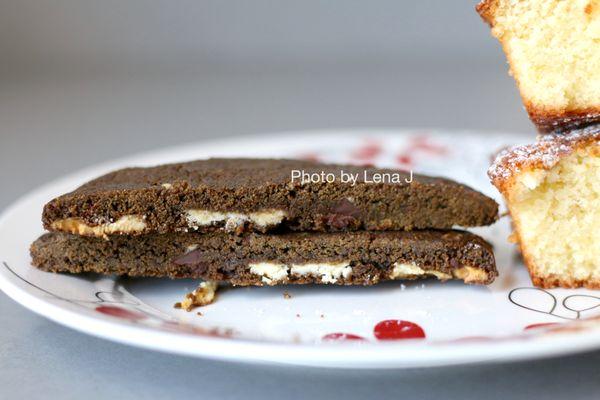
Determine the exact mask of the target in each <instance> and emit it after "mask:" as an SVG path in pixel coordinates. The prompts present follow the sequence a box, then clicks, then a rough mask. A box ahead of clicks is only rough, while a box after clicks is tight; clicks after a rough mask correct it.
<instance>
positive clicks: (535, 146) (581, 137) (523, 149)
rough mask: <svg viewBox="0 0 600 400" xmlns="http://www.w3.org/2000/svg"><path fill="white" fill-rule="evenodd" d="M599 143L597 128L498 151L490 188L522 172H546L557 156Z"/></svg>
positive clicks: (490, 174) (490, 169)
mask: <svg viewBox="0 0 600 400" xmlns="http://www.w3.org/2000/svg"><path fill="white" fill-rule="evenodd" d="M598 141H600V125H593V126H590V127H587V128H584V129H579V130H575V131H572V132H571V133H569V134H565V135H556V134H549V135H542V136H540V137H538V140H537V141H536V142H535V143H531V144H527V145H523V146H516V147H512V148H509V149H506V150H503V151H501V152H500V153H499V154H498V155H497V156H496V159H495V160H494V162H493V163H492V165H491V166H490V168H489V169H488V176H489V177H490V179H491V180H492V183H494V185H496V186H499V185H501V184H502V182H504V181H506V180H508V179H509V178H511V177H512V176H514V175H516V174H518V173H520V172H521V171H523V170H524V169H531V168H540V169H546V170H547V169H550V168H552V167H553V166H554V165H556V163H558V161H559V160H560V158H561V157H563V156H565V155H567V154H570V153H571V152H573V150H574V149H575V148H577V147H580V146H585V145H587V144H588V143H593V142H598Z"/></svg>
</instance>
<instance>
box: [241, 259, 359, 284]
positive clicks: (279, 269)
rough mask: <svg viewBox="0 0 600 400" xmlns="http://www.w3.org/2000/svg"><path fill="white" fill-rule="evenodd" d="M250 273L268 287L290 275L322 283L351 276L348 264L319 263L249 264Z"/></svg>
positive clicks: (283, 280) (284, 280) (285, 279)
mask: <svg viewBox="0 0 600 400" xmlns="http://www.w3.org/2000/svg"><path fill="white" fill-rule="evenodd" d="M249 266H250V272H251V273H253V274H255V275H258V276H260V277H261V279H262V281H263V282H264V283H266V284H268V285H274V284H277V283H281V282H286V281H287V280H288V279H289V277H290V276H291V275H296V276H306V275H310V276H313V277H316V278H320V279H321V282H323V283H336V282H337V281H338V279H340V278H341V277H343V278H344V279H347V278H349V277H350V276H351V275H352V267H350V265H349V263H346V262H342V263H320V264H292V265H291V266H289V265H286V264H280V263H276V262H262V263H251V264H250V265H249Z"/></svg>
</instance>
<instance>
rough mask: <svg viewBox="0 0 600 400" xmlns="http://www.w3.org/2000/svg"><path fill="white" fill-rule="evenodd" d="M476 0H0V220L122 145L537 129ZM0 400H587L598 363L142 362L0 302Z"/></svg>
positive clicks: (591, 359) (147, 357)
mask: <svg viewBox="0 0 600 400" xmlns="http://www.w3.org/2000/svg"><path fill="white" fill-rule="evenodd" d="M474 5H475V2H474V1H466V0H460V1H459V0H454V1H442V0H439V1H432V0H420V1H404V0H403V1H400V0H395V1H393V0H389V1H370V2H366V1H358V0H346V1H313V0H309V1H307V0H304V1H295V2H291V1H266V0H253V1H217V0H214V1H199V0H197V1H191V0H179V1H166V0H164V1H141V0H129V1H124V0H105V1H101V2H100V1H91V0H80V1H76V0H73V1H68V0H55V1H34V0H19V1H17V0H14V1H7V0H0V187H1V188H2V190H0V209H2V208H4V207H6V206H7V205H8V204H10V203H11V202H13V201H14V200H16V199H17V198H18V197H19V196H20V195H22V194H24V193H26V192H27V191H28V190H31V189H33V188H35V187H36V186H38V185H40V184H42V183H44V182H46V181H48V180H50V179H53V178H56V177H58V176H60V175H62V174H65V173H68V172H71V171H74V170H77V169H79V168H81V167H84V166H87V165H91V164H93V163H96V162H99V161H102V160H107V159H110V158H114V157H119V156H123V155H127V154H130V153H133V152H138V151H143V150H149V149H154V148H158V147H163V146H167V145H172V144H181V143H185V142H191V141H198V140H204V139H208V138H216V137H223V136H232V135H247V134H256V133H261V132H274V131H285V130H298V129H310V128H328V127H335V128H338V127H434V128H435V127H443V128H457V129H474V130H478V131H481V134H485V133H486V131H491V130H496V131H498V130H500V131H517V132H523V133H524V134H528V135H530V136H533V128H532V126H531V125H530V123H529V121H528V120H527V117H526V115H525V112H524V111H523V109H522V106H521V103H520V100H519V98H518V93H517V91H516V88H515V86H514V83H513V81H512V80H511V78H510V77H508V76H507V73H506V69H507V68H506V64H505V61H504V57H503V55H502V53H501V51H500V48H499V46H498V44H497V43H496V42H495V41H494V40H492V39H491V37H490V35H489V31H488V28H487V27H486V26H485V25H484V24H483V23H482V22H481V21H480V19H479V18H478V16H477V15H476V14H475V12H474V10H473V7H474ZM0 319H1V325H2V329H1V330H0V368H1V370H2V373H0V398H22V397H24V396H27V398H42V397H43V398H54V397H59V398H61V397H62V398H84V396H85V398H90V399H92V398H108V397H111V396H113V397H118V398H135V397H144V398H149V397H161V398H169V397H178V398H182V396H186V397H189V396H196V397H203V398H236V397H242V396H243V397H247V398H259V397H261V398H302V397H329V398H345V399H351V398H361V397H384V396H386V397H390V396H392V395H394V396H398V397H401V396H402V397H409V396H410V397H413V398H424V399H427V398H436V399H439V398H460V399H466V398H482V397H483V398H498V399H505V398H507V397H508V398H511V397H513V398H529V397H533V396H535V397H539V398H552V399H554V398H556V399H559V398H565V397H567V396H568V397H570V398H597V393H598V390H599V389H600V384H599V383H598V382H599V380H598V378H599V377H600V376H599V375H600V373H599V367H598V365H600V353H589V354H586V355H581V356H573V357H566V358H560V359H554V360H547V361H536V362H530V363H519V364H511V365H508V364H505V365H489V366H472V367H452V368H445V369H434V370H413V371H385V372H381V371H327V370H316V369H305V368H290V367H284V368H282V367H277V368H273V367H266V366H248V365H235V364H226V363H220V362H213V361H206V360H197V359H189V358H185V357H178V356H172V355H165V354H160V353H155V352H151V351H142V350H139V349H134V348H130V347H125V346H122V345H118V344H114V343H110V342H106V341H103V340H100V339H96V338H92V337H88V336H85V335H82V334H80V333H76V332H73V331H71V330H69V329H66V328H63V327H61V326H58V325H56V324H54V323H51V322H49V321H47V320H45V319H43V318H41V317H37V316H35V315H34V314H32V313H31V312H29V311H27V310H25V309H23V308H22V307H20V306H18V305H16V304H15V303H14V302H12V301H11V300H9V299H8V298H7V297H6V296H5V295H4V294H0Z"/></svg>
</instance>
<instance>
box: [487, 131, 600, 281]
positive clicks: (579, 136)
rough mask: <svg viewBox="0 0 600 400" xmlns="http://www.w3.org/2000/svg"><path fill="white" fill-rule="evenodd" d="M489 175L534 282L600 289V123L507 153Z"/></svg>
mask: <svg viewBox="0 0 600 400" xmlns="http://www.w3.org/2000/svg"><path fill="white" fill-rule="evenodd" d="M488 175H489V177H490V179H491V180H492V183H493V184H494V185H495V186H496V187H497V188H498V190H499V191H500V192H501V193H502V195H503V196H504V198H505V199H506V203H507V205H508V208H509V211H510V214H511V216H512V218H513V226H514V230H515V231H514V233H513V235H512V239H513V241H515V242H516V243H517V245H518V246H519V248H520V250H521V253H522V256H523V260H524V262H525V265H526V266H527V268H528V270H529V273H530V275H531V279H532V282H533V284H534V285H535V286H539V287H543V288H552V287H565V288H575V287H586V288H589V289H600V261H599V260H600V257H599V256H600V230H598V229H597V227H598V226H599V225H600V200H599V199H600V197H598V196H599V193H600V179H599V178H600V125H595V126H592V127H588V128H585V129H581V130H577V131H573V132H572V133H570V134H568V135H545V136H542V137H540V138H539V140H538V141H537V142H536V143H534V144H529V145H525V146H517V147H514V148H512V149H508V150H504V151H503V152H501V153H500V154H498V156H497V157H496V160H495V161H494V163H493V164H492V166H491V167H490V169H489V171H488Z"/></svg>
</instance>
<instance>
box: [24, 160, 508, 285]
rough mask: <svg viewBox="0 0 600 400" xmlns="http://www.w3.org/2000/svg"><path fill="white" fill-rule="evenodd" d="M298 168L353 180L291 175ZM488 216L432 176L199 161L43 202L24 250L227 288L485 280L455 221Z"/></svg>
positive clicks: (466, 193)
mask: <svg viewBox="0 0 600 400" xmlns="http://www.w3.org/2000/svg"><path fill="white" fill-rule="evenodd" d="M300 171H301V172H302V173H304V174H313V176H324V175H323V174H329V176H335V177H338V178H339V176H340V174H341V172H342V171H343V172H345V173H347V174H354V176H356V177H357V180H356V182H353V183H350V182H342V181H341V180H340V179H334V181H305V180H302V179H300V178H298V179H294V177H295V176H296V177H297V176H299V175H298V174H299V173H300ZM315 174H316V175H315ZM381 177H383V178H385V177H387V178H390V177H393V178H394V180H393V182H392V181H389V180H388V181H386V180H385V179H383V180H382V179H381ZM497 213H498V206H497V204H496V203H495V202H494V201H493V200H492V199H490V198H488V197H486V196H484V195H483V194H481V193H479V192H477V191H475V190H473V189H471V188H469V187H466V186H464V185H461V184H458V183H456V182H453V181H450V180H447V179H442V178H432V177H426V176H420V175H414V176H412V177H411V175H409V174H408V173H406V172H402V171H395V170H381V169H374V168H362V167H356V166H349V165H326V164H318V163H314V162H308V161H297V160H266V159H209V160H200V161H193V162H187V163H180V164H170V165H163V166H158V167H151V168H128V169H123V170H119V171H115V172H112V173H109V174H107V175H104V176H102V177H100V178H98V179H95V180H93V181H91V182H89V183H87V184H85V185H83V186H81V187H80V188H78V189H77V190H75V191H73V192H71V193H68V194H65V195H63V196H60V197H58V198H56V199H54V200H52V201H50V202H49V203H48V204H46V206H45V208H44V212H43V223H44V227H45V228H46V229H47V230H49V231H50V232H49V233H46V234H44V235H43V236H41V237H40V238H39V239H38V240H37V241H36V242H35V243H34V244H33V245H32V247H31V254H32V258H33V264H34V265H35V266H36V267H38V268H40V269H42V270H46V271H54V272H70V273H81V272H97V273H101V274H118V275H129V276H154V277H171V278H199V279H203V280H206V281H216V282H227V283H231V284H234V285H276V284H295V283H320V284H341V285H370V284H374V283H377V282H380V281H386V280H396V279H414V278H421V277H437V278H439V279H441V280H447V279H453V278H455V279H460V280H463V281H465V282H467V283H477V284H487V283H490V282H492V281H493V280H494V278H495V277H496V276H497V272H496V268H495V262H494V256H493V253H492V249H491V247H490V245H489V244H488V243H486V242H485V241H484V240H483V239H481V238H480V237H478V236H476V235H473V234H470V233H468V232H464V231H460V230H453V228H455V227H456V226H461V227H469V226H480V225H486V224H490V223H493V222H494V221H495V220H496V219H497Z"/></svg>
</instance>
